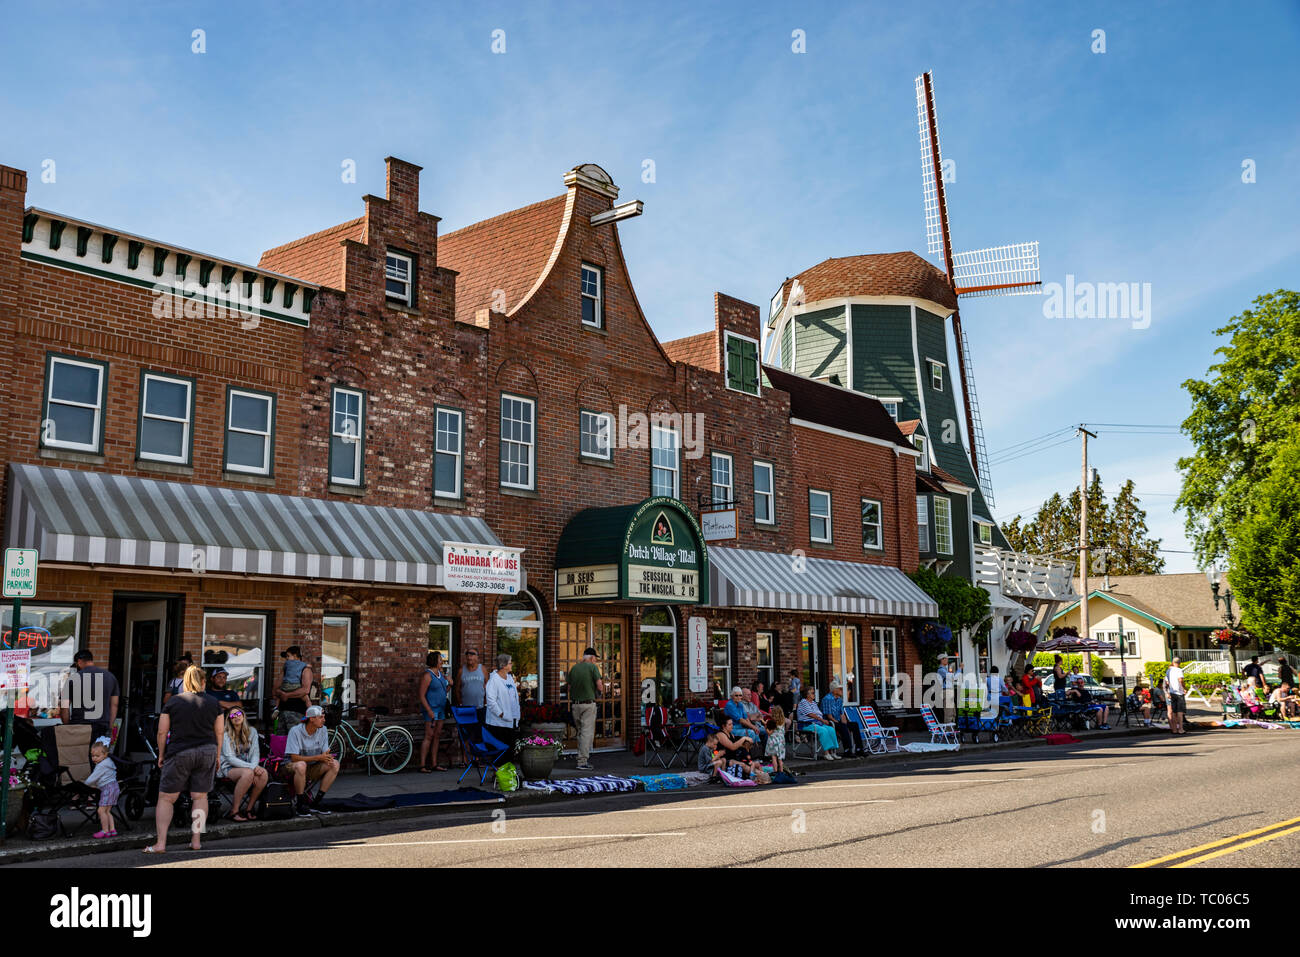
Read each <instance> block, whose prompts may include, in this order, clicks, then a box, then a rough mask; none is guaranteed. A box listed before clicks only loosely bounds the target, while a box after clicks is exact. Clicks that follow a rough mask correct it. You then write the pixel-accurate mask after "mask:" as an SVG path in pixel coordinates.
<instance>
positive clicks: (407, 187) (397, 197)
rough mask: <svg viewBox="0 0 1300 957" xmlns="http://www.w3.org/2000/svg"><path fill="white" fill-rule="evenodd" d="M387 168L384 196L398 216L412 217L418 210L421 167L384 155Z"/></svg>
mask: <svg viewBox="0 0 1300 957" xmlns="http://www.w3.org/2000/svg"><path fill="white" fill-rule="evenodd" d="M384 165H385V167H387V169H388V188H387V192H386V193H385V196H386V197H387V199H388V202H389V203H391V204H392V206H393V208H394V209H395V210H396V211H397V213H398V215H399V216H403V217H406V218H408V219H414V218H415V214H416V213H418V212H419V211H420V170H421V169H423V167H420V166H416V165H415V164H414V163H408V162H406V160H400V159H398V158H397V157H396V156H386V157H384Z"/></svg>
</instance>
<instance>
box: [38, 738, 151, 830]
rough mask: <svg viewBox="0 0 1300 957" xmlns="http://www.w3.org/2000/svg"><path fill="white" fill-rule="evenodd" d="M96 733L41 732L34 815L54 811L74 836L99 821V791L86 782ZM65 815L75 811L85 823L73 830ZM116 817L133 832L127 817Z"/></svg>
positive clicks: (61, 827) (62, 826)
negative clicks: (93, 736) (64, 818)
mask: <svg viewBox="0 0 1300 957" xmlns="http://www.w3.org/2000/svg"><path fill="white" fill-rule="evenodd" d="M92 733H93V732H92V731H91V729H90V725H87V724H58V725H51V726H48V727H45V728H41V729H40V731H39V734H40V737H41V757H40V759H39V761H38V763H37V768H36V780H37V784H38V785H39V787H38V788H35V789H34V793H35V794H36V795H37V799H36V803H35V806H34V807H33V808H32V810H33V811H39V812H50V811H53V812H54V813H55V815H56V816H57V818H58V822H59V831H60V832H61V833H63V834H64V835H67V836H71V835H73V834H76V833H77V832H78V831H80V830H81V829H82V828H83V827H85V826H86V825H87V824H88V823H91V822H96V821H98V820H99V814H98V810H99V789H98V788H92V787H87V786H86V784H85V780H86V778H88V777H89V776H90V772H91V771H92V770H93V769H94V765H93V764H92V763H91V760H90V742H91V740H92V738H91V736H92ZM63 811H72V812H74V813H75V814H77V815H78V816H79V817H80V818H81V820H80V821H78V822H77V823H76V824H75V825H73V826H72V827H71V828H69V827H68V826H67V825H66V824H64V823H63V816H62V812H63ZM113 817H114V819H115V820H116V821H118V822H119V823H120V824H121V825H122V827H123V829H125V830H130V825H129V824H127V823H126V817H125V816H124V815H123V814H122V812H121V811H120V810H119V809H118V808H117V807H114V808H113Z"/></svg>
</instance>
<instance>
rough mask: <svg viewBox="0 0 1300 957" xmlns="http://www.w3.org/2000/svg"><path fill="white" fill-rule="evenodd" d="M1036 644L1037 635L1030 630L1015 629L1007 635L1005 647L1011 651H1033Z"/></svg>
mask: <svg viewBox="0 0 1300 957" xmlns="http://www.w3.org/2000/svg"><path fill="white" fill-rule="evenodd" d="M1037 644H1038V636H1037V635H1035V634H1034V633H1033V632H1032V631H1025V630H1024V629H1016V630H1015V631H1013V632H1011V634H1009V635H1007V647H1008V648H1009V649H1010V650H1012V651H1033V650H1034V646H1035V645H1037Z"/></svg>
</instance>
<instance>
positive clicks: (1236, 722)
mask: <svg viewBox="0 0 1300 957" xmlns="http://www.w3.org/2000/svg"><path fill="white" fill-rule="evenodd" d="M1210 723H1211V724H1213V725H1214V726H1215V727H1220V728H1241V727H1248V726H1249V727H1255V728H1267V729H1268V730H1269V731H1284V730H1286V729H1288V728H1290V727H1293V726H1292V725H1290V724H1277V723H1276V722H1273V721H1256V720H1255V719H1254V718H1229V719H1227V720H1226V721H1212V722H1210Z"/></svg>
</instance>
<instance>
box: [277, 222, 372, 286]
mask: <svg viewBox="0 0 1300 957" xmlns="http://www.w3.org/2000/svg"><path fill="white" fill-rule="evenodd" d="M365 230H366V218H365V217H364V216H359V217H357V218H356V219H351V220H348V221H347V222H346V223H339V224H338V225H337V226H331V227H329V228H328V229H322V230H321V231H320V232H318V233H312V234H311V235H309V236H303V237H301V238H299V239H295V240H293V241H292V242H288V243H285V244H284V245H282V246H276V247H274V248H272V249H268V250H266V252H264V253H262V258H261V259H260V260H258V266H259V267H260V268H262V269H274V270H275V271H276V272H281V273H284V274H286V275H290V276H298V277H301V278H302V279H306V280H307V281H308V282H313V283H315V284H316V285H318V286H325V287H327V288H330V289H338V290H340V291H343V289H344V283H345V279H344V276H345V272H346V269H345V266H346V263H347V256H346V252H345V250H344V248H343V243H344V242H346V241H348V240H351V241H353V242H365Z"/></svg>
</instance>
